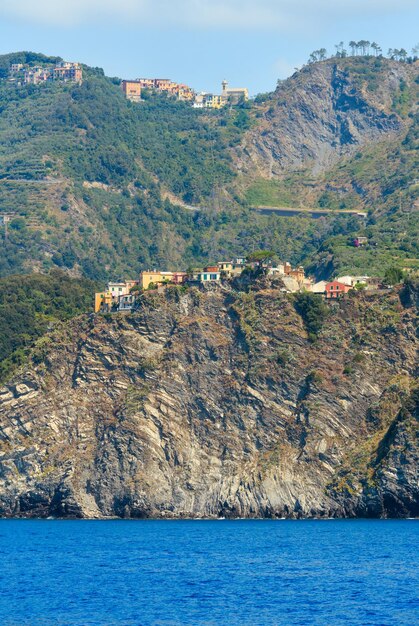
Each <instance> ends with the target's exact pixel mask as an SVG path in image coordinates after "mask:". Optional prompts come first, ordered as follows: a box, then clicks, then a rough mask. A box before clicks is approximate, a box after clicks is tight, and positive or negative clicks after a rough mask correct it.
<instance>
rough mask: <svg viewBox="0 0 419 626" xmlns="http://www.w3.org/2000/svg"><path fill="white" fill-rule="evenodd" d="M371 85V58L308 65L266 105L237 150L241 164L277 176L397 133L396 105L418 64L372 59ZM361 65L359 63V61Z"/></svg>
mask: <svg viewBox="0 0 419 626" xmlns="http://www.w3.org/2000/svg"><path fill="white" fill-rule="evenodd" d="M378 62H379V63H380V64H381V65H380V68H381V69H380V81H379V84H377V85H374V90H372V89H368V81H367V80H365V75H364V74H362V73H360V75H359V76H358V74H357V72H358V71H360V70H361V71H364V72H365V71H366V70H368V64H367V61H366V60H365V59H358V60H357V59H352V60H350V64H348V60H344V61H339V60H336V59H335V60H328V61H325V62H324V63H317V64H315V65H313V66H308V67H306V68H304V69H303V70H301V71H300V72H298V73H296V74H294V76H292V77H291V78H289V79H288V80H287V81H284V82H283V83H282V84H280V85H279V86H278V88H277V90H276V92H275V94H274V96H273V97H272V98H271V99H270V100H268V102H267V103H266V104H265V105H264V107H262V109H263V116H262V119H261V120H260V121H259V122H258V123H257V124H256V125H255V126H254V127H253V128H252V129H251V130H250V131H249V132H248V133H246V135H245V137H244V140H243V143H242V145H241V147H240V148H239V149H238V150H237V151H236V162H237V167H238V168H239V169H240V170H242V171H243V172H246V173H247V174H249V173H250V174H252V175H259V176H262V177H265V178H271V177H272V178H275V177H277V176H280V175H281V174H283V173H284V170H287V171H290V170H292V169H299V168H301V167H305V168H309V169H311V170H312V172H313V173H314V174H316V173H319V172H321V171H323V170H325V169H327V168H329V167H330V166H332V165H333V164H335V163H336V162H337V161H338V159H339V158H341V157H342V156H346V155H351V154H353V153H354V152H355V151H356V150H358V149H359V148H360V147H361V146H363V145H366V144H371V143H375V142H378V141H383V140H387V139H391V137H392V136H394V135H395V134H398V133H400V132H401V131H402V130H403V128H404V123H403V121H402V119H401V118H400V117H399V116H398V115H396V114H395V113H394V111H393V110H392V98H393V97H394V95H395V94H396V93H397V92H398V90H399V87H400V84H401V81H404V82H405V83H406V84H409V83H410V82H411V81H414V79H415V76H417V68H414V67H413V68H411V67H408V66H405V65H403V64H400V63H397V62H392V61H388V60H384V61H377V60H374V59H370V61H369V62H368V63H370V64H371V68H370V72H371V73H370V78H371V77H372V78H371V80H372V79H373V78H374V75H375V77H376V76H377V72H378V70H377V68H375V67H374V64H375V63H378ZM358 63H360V67H359V68H358V69H357V65H358Z"/></svg>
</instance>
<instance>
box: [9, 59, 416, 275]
mask: <svg viewBox="0 0 419 626" xmlns="http://www.w3.org/2000/svg"><path fill="white" fill-rule="evenodd" d="M22 60H23V61H24V60H27V61H28V60H29V62H31V63H43V64H51V63H53V62H55V60H56V59H55V58H49V57H42V56H39V55H35V54H34V53H17V54H15V55H6V56H4V57H0V212H10V213H15V214H16V216H15V217H16V219H14V220H13V221H12V222H11V224H10V227H9V229H8V230H9V233H8V238H7V240H6V236H5V231H4V228H3V227H1V226H0V243H1V244H2V245H0V275H8V274H15V273H17V272H30V271H33V270H34V269H35V270H37V271H42V272H45V271H48V270H49V269H51V268H52V267H61V268H63V269H64V270H65V271H68V272H69V273H71V274H74V275H85V276H87V277H89V278H94V279H101V280H105V279H106V278H109V277H116V276H122V275H127V274H130V275H132V276H133V275H135V274H136V273H138V271H140V269H141V268H144V267H155V266H164V267H166V268H167V269H170V268H175V267H186V266H188V265H195V264H199V263H204V262H207V261H212V262H213V261H214V260H215V259H216V258H219V257H227V256H233V255H237V256H240V255H243V254H246V253H247V252H248V251H249V250H251V249H254V248H255V247H259V248H260V247H266V248H273V249H274V250H275V251H276V252H277V253H278V254H279V256H280V257H281V258H283V259H289V260H290V261H291V262H293V263H295V264H296V263H300V262H304V263H305V264H306V265H310V266H311V267H312V268H314V271H315V272H316V273H317V274H318V275H326V274H328V275H330V273H331V272H332V270H333V269H337V268H342V267H344V268H345V269H346V268H348V269H351V266H353V267H356V268H359V267H360V266H361V269H362V271H364V272H366V271H367V270H369V269H370V268H371V267H372V268H373V269H374V272H377V273H380V274H381V273H383V272H384V271H385V268H386V267H387V266H388V265H394V264H396V265H399V266H403V267H404V266H405V265H407V266H411V267H415V264H417V257H418V253H417V241H416V235H415V233H417V222H416V217H415V211H414V210H413V209H414V208H415V200H416V199H417V197H418V187H417V185H416V186H415V185H414V184H413V183H414V180H415V178H416V174H415V172H417V154H418V149H417V147H418V146H417V142H418V131H417V129H418V114H417V87H418V85H417V82H415V81H417V78H416V77H417V64H416V65H412V66H410V65H406V64H401V63H396V62H392V61H388V60H385V59H382V60H372V59H368V58H365V59H346V60H341V61H339V63H336V62H335V61H334V60H329V61H327V62H324V63H319V64H315V65H313V66H310V67H308V68H305V69H304V70H302V71H301V72H300V73H299V74H298V75H296V76H293V77H291V78H290V79H289V80H287V81H285V83H283V84H282V85H281V86H280V87H279V88H278V90H277V91H276V92H275V93H274V94H272V95H271V96H269V97H268V100H267V101H266V102H262V103H258V102H256V103H248V104H245V105H243V107H242V108H238V109H233V110H228V109H224V110H221V111H212V112H211V111H199V110H194V109H192V108H190V107H189V106H188V105H186V104H185V103H179V102H174V101H171V100H170V99H167V98H165V97H162V96H158V95H154V96H153V95H149V96H147V99H146V101H145V102H143V103H141V104H132V103H129V102H127V101H125V100H124V98H123V95H122V92H121V90H120V88H119V81H118V80H117V79H109V78H107V77H105V76H104V75H103V72H102V71H101V70H99V69H97V68H88V67H86V66H84V82H83V84H82V85H81V86H78V85H70V84H66V85H63V84H57V83H54V84H47V85H42V86H38V87H36V86H33V85H29V86H22V87H17V86H15V85H13V84H10V83H8V82H7V81H6V80H5V79H1V76H4V75H5V72H6V70H7V67H8V66H9V65H10V63H12V62H14V61H22ZM329 117H330V120H329V121H328V119H329ZM345 128H347V129H349V130H348V133H350V137H349V135H348V133H347V134H346V135H345V133H344V131H343V130H342V129H345ZM345 132H346V131H345ZM344 137H346V139H345V141H344ZM354 151H355V152H354ZM313 157H315V161H314V162H315V163H316V164H317V165H316V168H317V169H316V168H313ZM319 165H321V167H320V171H318V170H319ZM316 172H317V173H316ZM400 193H401V197H400ZM267 199H268V200H269V201H267ZM264 203H266V204H272V203H274V204H275V203H280V204H281V203H283V204H285V205H286V206H297V207H298V206H301V205H306V206H314V207H316V206H322V207H326V208H331V209H334V210H336V213H337V216H336V217H334V216H331V217H328V218H324V219H323V218H322V219H321V220H318V222H316V223H313V221H312V220H310V219H307V218H286V217H283V218H280V219H277V218H276V217H275V216H263V215H259V214H257V213H255V212H253V211H252V210H251V206H252V205H254V204H264ZM190 204H192V205H197V208H198V209H200V211H194V210H190V209H191V208H193V207H190V206H188V205H190ZM185 205H186V206H185ZM341 208H350V209H362V210H366V211H368V212H369V218H368V221H367V223H364V222H363V221H362V220H359V219H358V220H357V219H355V218H351V217H348V216H345V215H339V209H341ZM400 209H401V210H400ZM408 211H409V212H410V213H409V215H410V217H409V219H408V224H407V226H408V228H407V229H406V228H405V213H406V212H408ZM365 227H367V228H371V235H372V238H373V239H374V240H377V239H378V243H379V246H378V247H375V246H374V247H371V248H370V249H369V250H368V254H367V255H364V252H363V253H362V254H357V255H355V252H354V251H353V250H352V249H350V248H348V246H347V244H346V243H345V244H344V245H341V241H340V240H339V239H338V240H334V239H331V237H333V236H334V235H343V238H344V241H345V242H347V241H350V239H351V237H353V235H354V234H356V233H359V232H360V231H361V230H363V229H364V228H365ZM382 233H385V235H384V237H382ZM346 237H348V238H347V239H346ZM380 237H382V241H381V240H380ZM322 245H323V248H322V249H320V247H321V246H322ZM384 248H385V250H384ZM383 252H384V254H382V253H383Z"/></svg>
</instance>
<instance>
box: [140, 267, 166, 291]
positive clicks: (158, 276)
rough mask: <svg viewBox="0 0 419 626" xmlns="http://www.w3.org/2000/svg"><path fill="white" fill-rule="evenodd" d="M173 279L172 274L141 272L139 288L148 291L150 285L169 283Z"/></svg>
mask: <svg viewBox="0 0 419 626" xmlns="http://www.w3.org/2000/svg"><path fill="white" fill-rule="evenodd" d="M172 279H173V272H156V271H154V272H141V274H140V287H141V289H144V290H145V289H148V288H149V286H150V284H151V283H153V284H154V285H161V284H162V283H166V282H170V281H171V280H172Z"/></svg>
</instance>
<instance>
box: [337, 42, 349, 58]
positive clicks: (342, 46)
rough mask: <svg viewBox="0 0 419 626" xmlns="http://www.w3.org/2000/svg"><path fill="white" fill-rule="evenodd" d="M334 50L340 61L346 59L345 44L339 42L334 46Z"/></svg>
mask: <svg viewBox="0 0 419 626" xmlns="http://www.w3.org/2000/svg"><path fill="white" fill-rule="evenodd" d="M335 48H336V56H337V57H338V58H340V59H342V58H344V57H346V50H345V44H344V43H343V41H340V42H339V43H338V44H336V45H335Z"/></svg>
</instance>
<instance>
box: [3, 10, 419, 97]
mask: <svg viewBox="0 0 419 626" xmlns="http://www.w3.org/2000/svg"><path fill="white" fill-rule="evenodd" d="M350 39H355V40H360V39H369V40H370V41H373V40H374V41H377V43H379V44H380V45H381V46H382V48H383V49H384V50H387V49H388V48H389V47H392V48H393V47H396V48H401V47H404V48H406V49H407V50H408V51H409V52H410V50H411V48H412V47H413V46H414V45H415V44H417V43H419V0H334V1H332V0H258V1H257V2H256V1H254V0H61V2H59V1H58V0H0V53H5V52H12V51H18V50H32V51H36V52H43V53H45V54H52V55H59V56H62V57H64V58H66V59H68V60H74V61H82V62H84V63H87V64H88V65H94V66H99V67H103V68H104V70H105V72H106V74H108V75H111V76H120V77H123V78H136V77H139V76H160V77H163V78H165V77H167V78H172V79H173V80H177V81H182V82H186V83H188V84H190V85H191V86H192V87H194V88H195V89H197V90H217V89H218V88H219V83H220V82H221V80H222V79H223V78H226V79H227V80H229V82H230V84H231V86H248V87H249V89H250V92H251V94H255V93H258V92H261V91H268V90H271V89H273V88H274V86H275V83H276V80H277V78H285V77H286V76H288V75H289V74H290V73H292V71H293V68H294V67H298V66H300V65H301V64H302V63H303V62H305V60H306V59H307V58H308V55H309V53H310V52H311V51H312V50H314V49H316V48H320V47H325V48H327V49H328V50H329V51H334V44H335V43H338V42H339V41H341V40H343V41H345V42H348V40H350Z"/></svg>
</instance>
